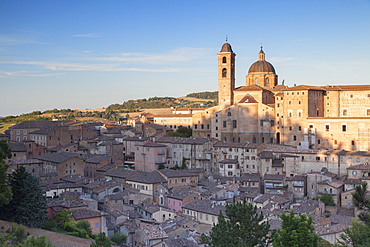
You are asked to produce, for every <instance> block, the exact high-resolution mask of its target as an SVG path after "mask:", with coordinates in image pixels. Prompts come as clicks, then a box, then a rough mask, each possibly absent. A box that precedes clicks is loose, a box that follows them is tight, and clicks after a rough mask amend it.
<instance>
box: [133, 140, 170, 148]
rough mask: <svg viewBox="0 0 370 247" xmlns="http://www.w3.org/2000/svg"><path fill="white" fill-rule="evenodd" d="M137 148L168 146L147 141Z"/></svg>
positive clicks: (138, 144) (139, 144)
mask: <svg viewBox="0 0 370 247" xmlns="http://www.w3.org/2000/svg"><path fill="white" fill-rule="evenodd" d="M135 146H142V147H159V148H161V147H163V148H164V147H167V146H166V145H164V144H159V143H155V142H152V141H146V142H144V143H137V144H136V145H135Z"/></svg>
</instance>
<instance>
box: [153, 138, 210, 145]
mask: <svg viewBox="0 0 370 247" xmlns="http://www.w3.org/2000/svg"><path fill="white" fill-rule="evenodd" d="M157 142H161V143H172V144H194V145H203V144H204V143H206V142H208V139H207V138H185V137H171V136H166V137H161V138H159V139H158V140H157Z"/></svg>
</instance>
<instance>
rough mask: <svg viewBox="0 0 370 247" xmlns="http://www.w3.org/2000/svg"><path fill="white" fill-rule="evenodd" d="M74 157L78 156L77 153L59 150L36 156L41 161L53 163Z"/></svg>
mask: <svg viewBox="0 0 370 247" xmlns="http://www.w3.org/2000/svg"><path fill="white" fill-rule="evenodd" d="M76 157H78V154H77V153H68V152H61V153H55V154H49V153H46V154H42V155H40V156H38V157H36V159H38V160H43V161H49V162H53V163H62V162H64V161H67V160H69V159H71V158H76Z"/></svg>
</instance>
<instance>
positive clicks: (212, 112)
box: [192, 43, 370, 151]
mask: <svg viewBox="0 0 370 247" xmlns="http://www.w3.org/2000/svg"><path fill="white" fill-rule="evenodd" d="M235 57H236V54H235V53H234V52H233V50H232V47H231V45H230V44H229V43H225V44H223V45H222V48H221V51H220V52H219V53H218V54H217V58H218V101H219V105H218V106H215V107H212V108H208V109H205V110H204V111H202V112H198V113H195V114H193V115H192V128H193V137H207V138H215V139H218V140H220V141H226V142H243V143H246V142H250V143H261V144H270V143H271V144H284V145H290V146H294V147H297V148H300V149H340V150H342V149H344V150H354V151H369V150H370V145H369V142H370V85H326V86H310V85H299V86H294V87H288V86H285V85H279V84H278V75H277V74H276V71H275V68H274V66H273V65H272V64H271V63H269V62H268V61H266V59H265V53H264V51H263V49H262V47H261V50H260V52H259V53H258V60H257V61H256V62H255V63H253V64H252V65H251V66H250V67H249V70H248V74H247V75H246V81H245V86H240V87H235Z"/></svg>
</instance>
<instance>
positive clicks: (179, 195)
mask: <svg viewBox="0 0 370 247" xmlns="http://www.w3.org/2000/svg"><path fill="white" fill-rule="evenodd" d="M195 193H196V192H195V191H194V190H192V189H190V188H188V187H185V188H181V189H178V190H176V191H173V192H172V193H171V194H170V195H168V197H170V198H174V199H178V200H182V199H184V198H186V197H187V196H189V195H192V194H194V195H195Z"/></svg>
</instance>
